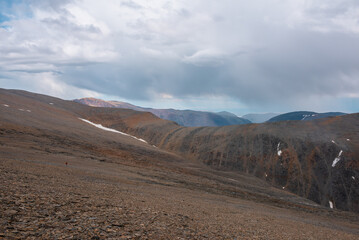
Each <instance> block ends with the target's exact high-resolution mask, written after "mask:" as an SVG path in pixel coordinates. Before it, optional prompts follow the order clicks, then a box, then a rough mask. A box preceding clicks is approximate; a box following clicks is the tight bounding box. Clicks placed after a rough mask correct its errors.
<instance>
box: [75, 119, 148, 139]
mask: <svg viewBox="0 0 359 240" xmlns="http://www.w3.org/2000/svg"><path fill="white" fill-rule="evenodd" d="M79 119H80V120H82V121H84V122H87V123H88V124H91V125H93V126H95V127H97V128H100V129H102V130H105V131H109V132H114V133H119V134H122V135H125V136H128V137H132V138H134V139H136V140H138V141H141V142H144V143H147V142H146V141H145V140H143V139H142V138H137V137H135V136H132V135H130V134H127V133H124V132H120V131H117V130H115V129H112V128H108V127H104V126H102V125H101V124H96V123H93V122H90V121H89V120H86V119H83V118H79Z"/></svg>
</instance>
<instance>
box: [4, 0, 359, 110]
mask: <svg viewBox="0 0 359 240" xmlns="http://www.w3.org/2000/svg"><path fill="white" fill-rule="evenodd" d="M25 3H26V2H25ZM28 7H29V8H30V9H31V11H32V15H33V16H32V17H31V18H24V19H16V20H13V21H9V22H7V23H6V24H7V25H9V26H10V27H11V29H2V28H0V38H1V39H4V43H3V44H2V45H1V46H0V55H1V57H0V74H1V75H3V76H7V77H13V79H14V81H17V80H16V78H19V77H22V76H24V75H18V76H16V72H26V73H28V74H31V73H33V74H38V73H49V74H45V75H41V76H43V77H44V78H51V81H49V82H50V83H53V82H54V81H55V82H58V83H59V85H61V89H63V88H66V87H70V88H72V89H83V90H84V91H85V90H89V91H91V92H92V93H93V92H97V93H101V94H107V95H111V96H120V97H121V98H126V99H130V100H147V101H151V100H153V99H157V98H161V95H163V94H165V95H166V96H168V95H169V96H172V97H173V98H177V99H186V98H191V97H198V96H201V97H209V98H210V97H213V96H216V97H219V98H221V97H223V98H226V99H227V98H228V97H229V98H231V99H234V101H237V102H241V103H244V104H246V105H247V106H248V108H250V107H251V106H252V107H253V108H255V107H256V106H267V109H269V111H271V106H274V105H275V106H276V111H278V109H288V108H294V109H298V108H302V107H307V106H309V107H310V106H312V105H313V104H311V103H312V102H313V101H317V102H318V109H319V108H320V107H322V106H326V104H327V103H326V102H328V99H329V100H330V102H333V101H335V99H343V98H348V99H351V98H355V99H356V98H359V94H358V93H359V83H358V80H357V79H358V78H359V67H358V66H359V57H358V54H357V53H358V52H359V41H358V37H359V21H358V20H359V17H358V16H359V3H358V2H357V1H351V0H346V1H345V0H344V1H331V2H330V3H328V2H327V1H306V2H305V3H304V2H303V1H299V0H298V1H290V2H287V3H281V4H278V3H277V1H274V0H273V1H259V0H257V1H251V2H239V1H230V0H226V1H223V2H222V1H221V2H220V3H219V2H215V1H195V2H194V1H184V2H171V3H168V2H167V1H139V0H137V1H135V0H133V1H122V2H119V1H115V0H114V1H106V2H104V3H101V4H100V3H99V2H98V1H95V0H83V1H40V0H38V1H31V4H30V5H29V6H28ZM10 73H11V74H10ZM26 79H29V76H28V75H26ZM0 81H2V80H0ZM18 81H20V80H18ZM0 83H1V82H0ZM45 83H46V81H45ZM36 84H41V81H40V82H39V81H36ZM4 87H6V86H4ZM54 89H55V88H54ZM64 91H65V90H61V91H59V95H61V92H64ZM75 97H76V96H75ZM320 101H322V102H321V103H319V102H320ZM278 106H279V107H278ZM288 106H290V107H288ZM272 109H274V108H272ZM318 109H313V110H318ZM351 109H354V108H353V107H351ZM308 110H309V109H308ZM354 110H355V109H354ZM354 110H353V111H354Z"/></svg>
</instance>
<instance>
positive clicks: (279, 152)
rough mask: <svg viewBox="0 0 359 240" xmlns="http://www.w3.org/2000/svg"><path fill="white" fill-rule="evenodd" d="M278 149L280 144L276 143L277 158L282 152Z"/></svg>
mask: <svg viewBox="0 0 359 240" xmlns="http://www.w3.org/2000/svg"><path fill="white" fill-rule="evenodd" d="M279 147H280V143H278V145H277V154H278V156H281V155H282V150H280V149H279Z"/></svg>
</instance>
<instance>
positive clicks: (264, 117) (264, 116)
mask: <svg viewBox="0 0 359 240" xmlns="http://www.w3.org/2000/svg"><path fill="white" fill-rule="evenodd" d="M278 115H279V114H278V113H250V114H246V115H243V116H242V118H245V119H248V120H249V121H251V122H252V123H263V122H266V121H268V120H269V119H271V118H273V117H275V116H278Z"/></svg>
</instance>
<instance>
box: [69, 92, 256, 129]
mask: <svg viewBox="0 0 359 240" xmlns="http://www.w3.org/2000/svg"><path fill="white" fill-rule="evenodd" d="M74 101H75V102H78V103H82V104H85V105H89V106H94V107H111V108H126V109H132V110H136V111H143V112H151V113H153V114H155V115H156V116H158V117H160V118H162V119H166V120H170V121H174V122H176V123H178V124H179V125H181V126H187V127H199V126H227V125H239V124H248V123H251V122H250V121H249V120H247V119H243V118H239V117H237V116H236V115H234V114H232V113H228V112H227V113H223V112H222V113H212V112H202V111H193V110H175V109H153V108H142V107H138V106H135V105H132V104H129V103H125V102H118V101H104V100H101V99H95V98H82V99H76V100H74Z"/></svg>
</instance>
